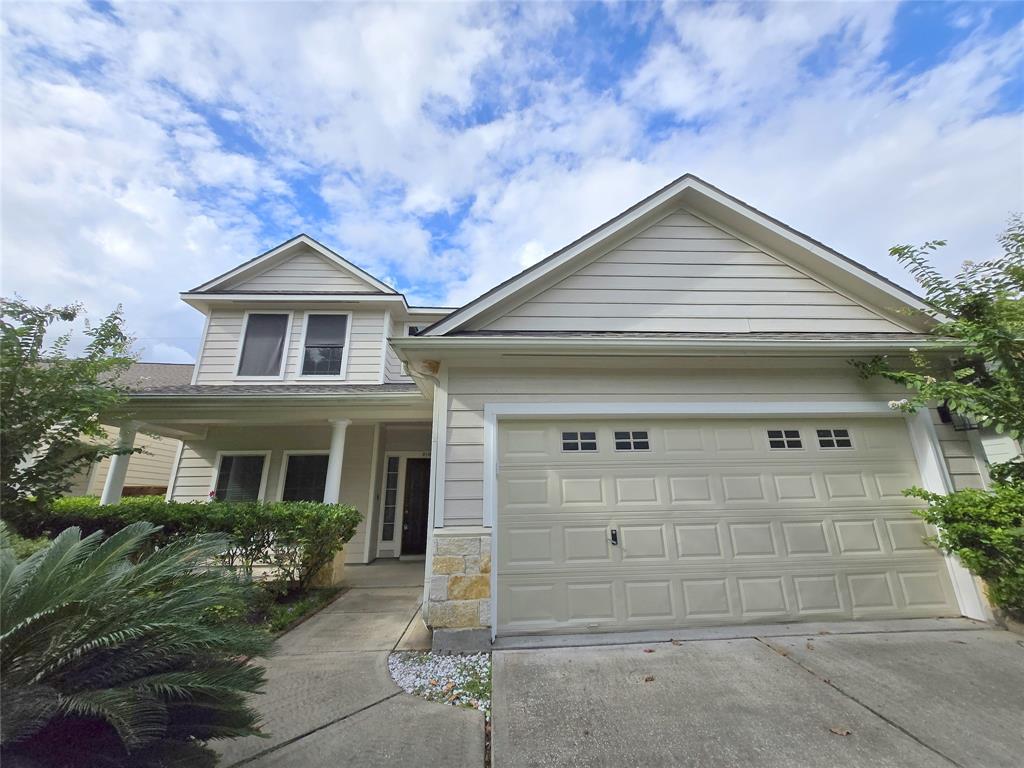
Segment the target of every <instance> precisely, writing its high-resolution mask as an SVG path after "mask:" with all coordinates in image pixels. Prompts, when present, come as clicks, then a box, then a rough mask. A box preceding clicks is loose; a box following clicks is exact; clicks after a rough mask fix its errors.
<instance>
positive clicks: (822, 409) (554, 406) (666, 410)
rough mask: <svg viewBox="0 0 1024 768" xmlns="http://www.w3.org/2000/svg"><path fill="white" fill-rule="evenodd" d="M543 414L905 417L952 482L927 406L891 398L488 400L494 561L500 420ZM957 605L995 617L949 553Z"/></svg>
mask: <svg viewBox="0 0 1024 768" xmlns="http://www.w3.org/2000/svg"><path fill="white" fill-rule="evenodd" d="M543 416H552V417H562V418H572V417H581V416H601V417H604V418H615V417H616V416H653V417H658V416H661V417H670V416H699V417H707V418H749V417H758V418H773V417H777V416H791V417H792V416H803V417H836V418H842V417H856V416H861V417H864V416H874V417H882V416H889V417H892V418H900V417H904V418H905V421H906V424H907V428H908V431H909V435H910V442H911V445H912V447H913V451H914V457H915V459H916V460H917V465H918V470H919V472H920V475H921V483H922V485H923V486H924V488H925V489H926V490H929V491H931V492H933V493H948V492H949V491H950V490H951V489H952V482H951V480H950V478H949V473H948V470H947V469H946V464H945V460H944V459H943V457H942V453H941V450H940V447H939V442H938V436H937V435H936V433H935V427H934V425H933V424H932V421H931V416H930V414H929V412H928V411H926V410H919V411H918V412H917V413H913V414H904V413H903V412H901V411H898V410H894V409H892V408H890V407H889V405H888V403H882V402H865V401H852V402H851V401H839V402H837V401H822V400H819V401H800V402H794V401H789V402H771V401H768V402H764V401H761V402H754V401H747V402H742V401H740V402H735V401H728V402H722V401H720V402H665V403H649V402H648V403H630V402H626V403H616V402H605V403H586V402H583V403H572V402H564V403H486V404H485V405H484V467H483V470H484V483H483V486H484V487H483V513H484V520H483V524H484V526H485V527H487V528H490V529H491V562H492V563H495V564H496V563H497V561H498V549H497V547H498V537H497V533H498V529H497V525H496V521H497V505H498V487H497V479H498V471H499V466H498V421H499V419H500V420H502V421H505V420H510V419H517V418H518V419H531V418H537V417H543ZM945 562H946V567H947V569H948V571H949V576H950V581H951V582H952V585H953V591H954V593H955V594H956V599H957V604H958V605H959V608H960V611H961V613H962V614H963V615H964V616H967V617H968V618H972V619H978V620H981V621H987V620H989V619H990V618H991V616H990V615H989V612H988V610H987V608H986V604H985V601H984V599H983V597H982V595H981V593H980V591H979V589H978V586H977V584H976V582H975V580H974V577H973V576H971V574H970V573H969V572H968V571H967V569H966V568H964V567H963V565H961V564H960V562H959V561H958V560H957V559H956V558H954V557H951V556H948V555H947V556H945ZM497 628H498V569H497V568H496V567H492V568H491V639H492V640H493V639H494V638H495V637H496V636H497Z"/></svg>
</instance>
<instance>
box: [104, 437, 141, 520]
mask: <svg viewBox="0 0 1024 768" xmlns="http://www.w3.org/2000/svg"><path fill="white" fill-rule="evenodd" d="M135 432H136V424H135V423H134V422H131V421H129V422H127V423H125V424H122V425H121V431H120V432H119V433H118V435H117V447H118V448H131V447H132V446H133V445H135ZM131 457H132V455H131V454H130V453H123V454H118V455H116V456H111V457H110V471H109V472H107V479H106V480H105V481H104V483H103V494H102V495H101V496H100V504H117V503H118V502H119V501H121V491H123V490H124V478H125V475H127V474H128V461H129V460H130V459H131Z"/></svg>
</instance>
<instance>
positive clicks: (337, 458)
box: [324, 419, 352, 504]
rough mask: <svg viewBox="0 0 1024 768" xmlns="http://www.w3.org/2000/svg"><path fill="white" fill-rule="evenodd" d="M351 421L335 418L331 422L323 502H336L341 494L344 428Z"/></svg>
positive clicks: (345, 428)
mask: <svg viewBox="0 0 1024 768" xmlns="http://www.w3.org/2000/svg"><path fill="white" fill-rule="evenodd" d="M351 423H352V422H351V421H349V420H348V419H336V420H334V421H332V422H331V449H330V453H329V454H328V455H327V484H326V485H324V504H337V503H338V499H339V498H340V496H341V463H342V461H343V460H344V458H345V430H347V429H348V425H349V424H351Z"/></svg>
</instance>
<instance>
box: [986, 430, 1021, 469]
mask: <svg viewBox="0 0 1024 768" xmlns="http://www.w3.org/2000/svg"><path fill="white" fill-rule="evenodd" d="M979 439H980V440H981V444H982V447H983V448H984V451H985V458H986V459H988V462H989V464H1002V463H1003V462H1005V461H1011V460H1012V459H1015V458H1017V457H1018V456H1020V446H1019V445H1017V441H1016V440H1014V439H1013V438H1012V437H1010V436H1009V435H1000V434H999V433H998V432H995V431H994V430H991V429H982V430H981V431H980V433H979Z"/></svg>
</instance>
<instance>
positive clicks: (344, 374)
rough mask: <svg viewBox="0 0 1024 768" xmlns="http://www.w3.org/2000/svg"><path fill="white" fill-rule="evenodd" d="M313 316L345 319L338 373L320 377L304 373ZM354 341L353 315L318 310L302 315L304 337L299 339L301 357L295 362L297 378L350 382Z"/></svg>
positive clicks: (307, 311) (345, 312)
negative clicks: (349, 359)
mask: <svg viewBox="0 0 1024 768" xmlns="http://www.w3.org/2000/svg"><path fill="white" fill-rule="evenodd" d="M312 315H337V316H344V317H345V318H346V319H345V341H344V342H343V344H344V346H343V347H342V350H341V369H340V371H339V372H338V373H336V374H334V373H331V374H326V375H322V374H321V375H318V374H314V373H303V372H302V368H303V366H304V364H305V361H306V330H307V329H308V328H309V318H310V317H311V316H312ZM351 341H352V313H351V312H350V311H342V312H321V311H318V310H306V311H305V312H303V313H302V336H301V338H300V339H299V355H298V358H297V359H296V361H295V377H294V378H296V379H303V380H307V381H333V382H338V381H348V349H349V346H350V343H351Z"/></svg>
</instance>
